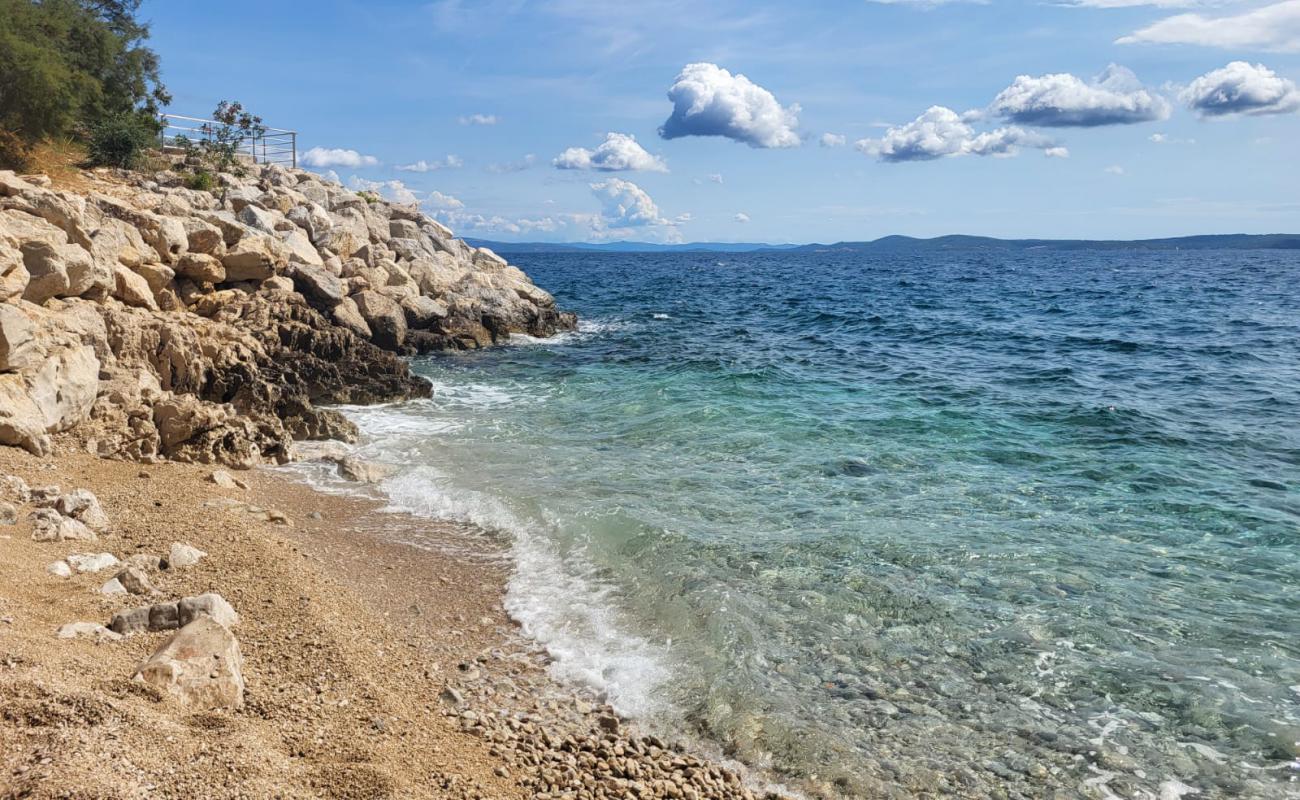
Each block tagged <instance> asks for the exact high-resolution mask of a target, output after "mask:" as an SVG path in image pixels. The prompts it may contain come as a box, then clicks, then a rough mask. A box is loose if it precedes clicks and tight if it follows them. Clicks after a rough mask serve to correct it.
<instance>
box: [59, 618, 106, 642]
mask: <svg viewBox="0 0 1300 800" xmlns="http://www.w3.org/2000/svg"><path fill="white" fill-rule="evenodd" d="M54 635H55V636H57V637H58V638H60V639H94V640H95V641H97V642H116V641H117V640H118V639H121V638H122V635H121V634H118V633H114V632H112V631H110V630H109V629H108V628H105V627H104V626H103V625H100V624H99V623H98V622H69V623H68V624H67V625H63V626H61V627H60V628H59V630H58V631H57V632H56V633H55V634H54Z"/></svg>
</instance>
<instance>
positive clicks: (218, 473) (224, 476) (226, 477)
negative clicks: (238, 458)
mask: <svg viewBox="0 0 1300 800" xmlns="http://www.w3.org/2000/svg"><path fill="white" fill-rule="evenodd" d="M208 480H209V481H210V482H212V483H215V484H216V485H217V486H220V487H221V488H222V489H247V488H248V484H246V483H244V482H243V481H241V480H239V479H238V478H236V477H235V476H234V475H231V474H230V473H229V472H226V471H225V470H224V469H214V470H213V471H212V474H211V475H209V476H208ZM173 546H174V545H173Z"/></svg>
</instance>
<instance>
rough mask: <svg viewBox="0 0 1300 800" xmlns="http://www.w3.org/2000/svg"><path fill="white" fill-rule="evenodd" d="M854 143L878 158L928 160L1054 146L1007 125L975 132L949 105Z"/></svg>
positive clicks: (1039, 137) (1009, 152)
mask: <svg viewBox="0 0 1300 800" xmlns="http://www.w3.org/2000/svg"><path fill="white" fill-rule="evenodd" d="M854 147H856V148H857V149H858V150H860V151H862V152H863V153H866V154H868V155H872V156H875V157H876V158H878V159H880V160H881V161H894V162H900V161H929V160H932V159H936V158H943V157H945V156H965V155H975V156H1013V155H1015V154H1016V153H1017V152H1019V149H1020V148H1021V147H1032V148H1039V149H1042V150H1044V151H1046V150H1048V149H1052V148H1055V147H1057V145H1056V144H1055V143H1054V142H1052V141H1051V140H1050V139H1048V138H1047V137H1045V136H1042V135H1040V134H1037V133H1034V132H1033V131H1027V130H1025V129H1023V128H1018V127H1016V126H1014V125H1013V126H1010V127H1006V128H998V129H997V130H993V131H985V132H984V133H978V134H977V133H976V132H975V130H974V129H973V128H972V127H971V126H970V125H968V124H966V123H965V122H963V121H962V118H961V116H960V115H958V114H957V112H955V111H953V110H952V109H950V108H944V107H943V106H931V107H930V108H929V109H928V110H927V111H926V112H925V113H924V114H922V115H921V116H919V117H917V118H916V119H914V120H912V121H911V122H909V123H907V124H906V125H899V126H896V127H891V128H889V129H888V130H886V131H885V133H884V135H883V136H881V137H880V138H879V139H859V140H858V141H857V142H854Z"/></svg>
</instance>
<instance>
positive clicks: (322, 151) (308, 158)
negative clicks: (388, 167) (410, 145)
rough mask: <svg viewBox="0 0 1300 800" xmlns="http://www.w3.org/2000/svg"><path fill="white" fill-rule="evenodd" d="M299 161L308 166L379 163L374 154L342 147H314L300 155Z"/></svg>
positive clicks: (350, 165) (352, 165) (366, 165)
mask: <svg viewBox="0 0 1300 800" xmlns="http://www.w3.org/2000/svg"><path fill="white" fill-rule="evenodd" d="M298 163H300V164H302V165H304V166H308V167H350V168H352V169H357V168H359V167H373V166H376V165H377V164H378V163H379V159H377V158H375V157H374V156H363V155H362V154H360V153H358V152H357V151H356V150H344V149H343V148H340V147H313V148H311V149H310V150H308V151H307V152H305V153H303V154H302V155H301V156H299V157H298Z"/></svg>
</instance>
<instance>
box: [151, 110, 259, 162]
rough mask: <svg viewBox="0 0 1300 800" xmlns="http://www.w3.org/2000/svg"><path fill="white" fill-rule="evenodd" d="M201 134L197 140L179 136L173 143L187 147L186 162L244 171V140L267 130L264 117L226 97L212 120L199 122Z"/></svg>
mask: <svg viewBox="0 0 1300 800" xmlns="http://www.w3.org/2000/svg"><path fill="white" fill-rule="evenodd" d="M199 133H200V134H201V137H200V138H199V139H198V140H197V141H195V140H192V139H190V138H189V137H187V136H177V137H176V138H175V139H173V140H172V144H174V145H176V146H177V147H179V148H181V150H182V151H184V153H185V156H184V161H185V165H186V166H187V167H189V168H190V169H191V170H194V171H195V172H200V171H204V170H207V171H211V172H216V173H220V172H230V173H233V174H235V175H242V174H244V171H245V166H244V161H243V160H242V159H241V158H240V153H241V149H242V148H243V145H244V142H246V141H249V140H254V141H256V140H257V139H259V138H261V137H262V136H263V135H264V134H265V133H266V126H265V125H263V124H262V118H261V117H258V116H255V115H253V114H251V113H249V112H248V111H245V110H244V105H243V104H242V103H238V102H235V103H232V102H230V101H229V100H222V101H221V102H220V103H217V108H216V110H215V111H213V112H212V121H211V122H205V123H203V124H202V125H200V126H199Z"/></svg>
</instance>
